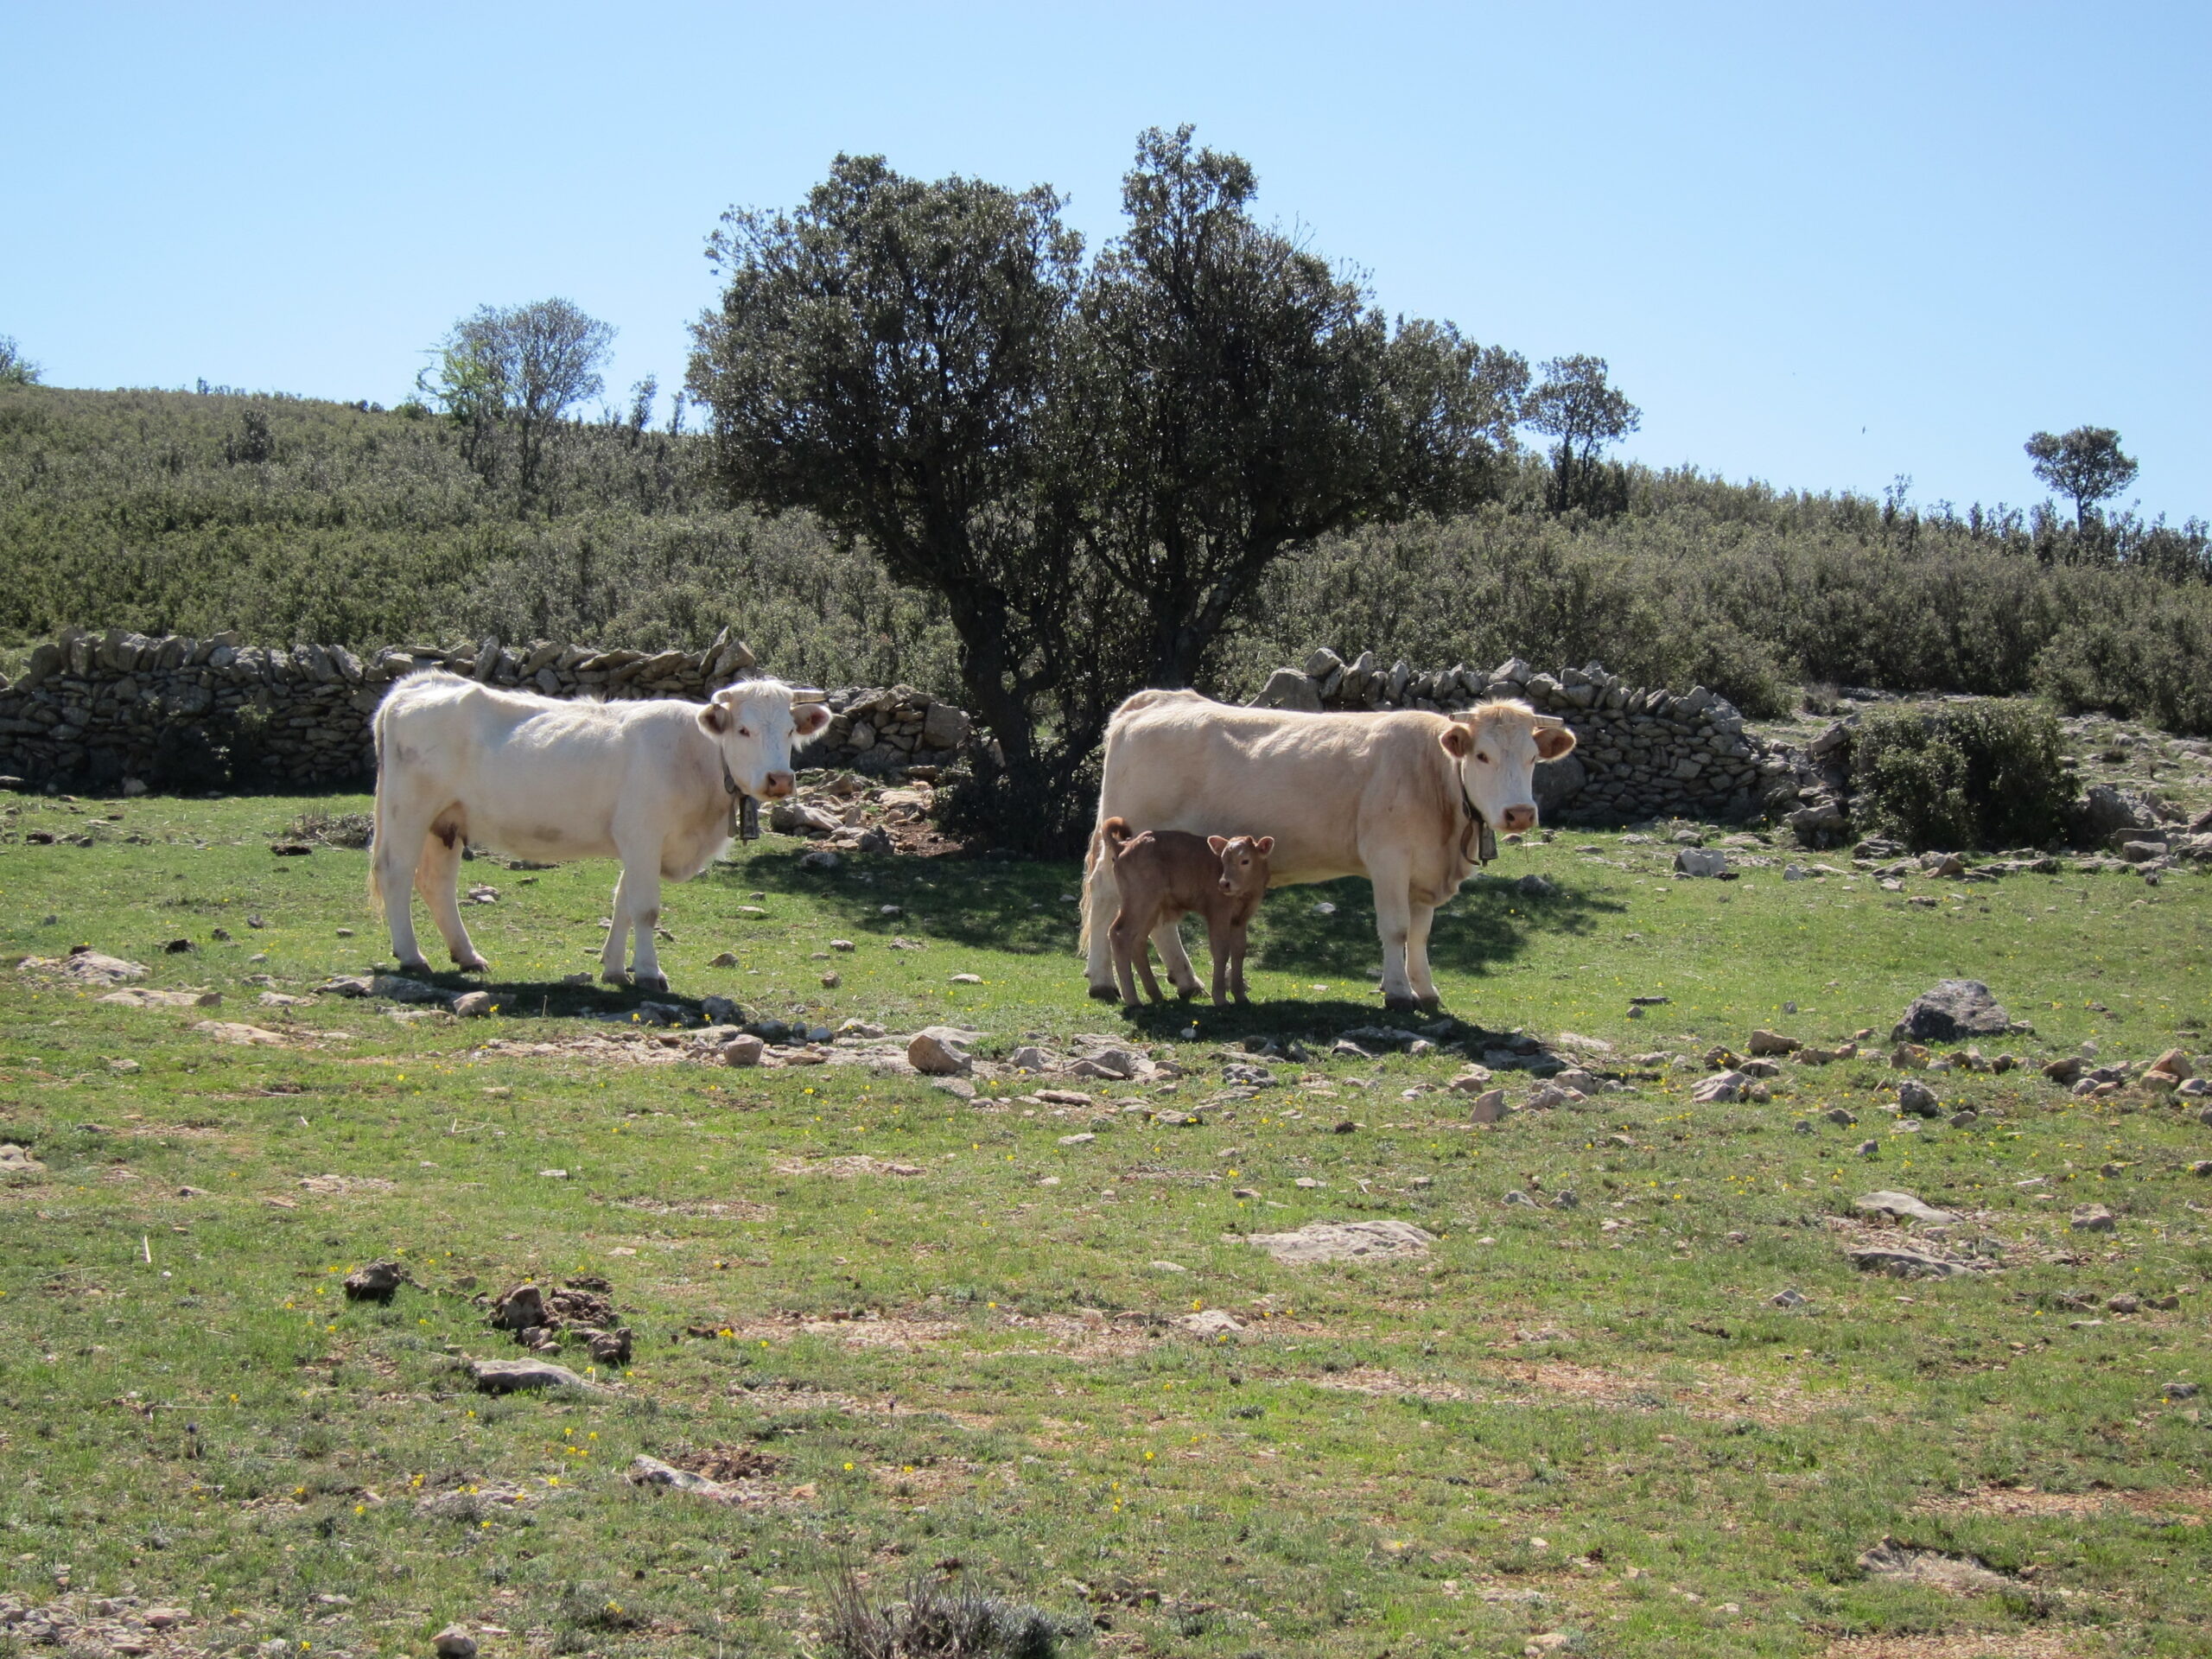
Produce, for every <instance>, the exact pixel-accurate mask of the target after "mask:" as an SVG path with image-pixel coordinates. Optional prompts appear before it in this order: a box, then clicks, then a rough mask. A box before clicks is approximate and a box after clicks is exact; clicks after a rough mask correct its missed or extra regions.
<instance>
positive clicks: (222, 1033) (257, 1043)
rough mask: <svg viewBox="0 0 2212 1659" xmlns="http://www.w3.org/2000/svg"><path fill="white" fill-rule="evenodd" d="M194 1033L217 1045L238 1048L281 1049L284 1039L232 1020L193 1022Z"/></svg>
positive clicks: (257, 1027)
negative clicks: (212, 1040) (217, 1043)
mask: <svg viewBox="0 0 2212 1659" xmlns="http://www.w3.org/2000/svg"><path fill="white" fill-rule="evenodd" d="M192 1028H193V1029H194V1031H197V1032H200V1033H204V1034H206V1035H207V1036H209V1037H213V1039H215V1040H216V1041H217V1042H219V1043H231V1044H233V1045H235V1046H238V1047H240V1048H282V1047H283V1046H284V1039H283V1038H282V1037H280V1036H278V1035H277V1033H275V1032H273V1031H270V1030H269V1029H268V1028H267V1027H264V1026H246V1025H240V1024H239V1023H238V1022H237V1021H236V1020H194V1021H193V1023H192Z"/></svg>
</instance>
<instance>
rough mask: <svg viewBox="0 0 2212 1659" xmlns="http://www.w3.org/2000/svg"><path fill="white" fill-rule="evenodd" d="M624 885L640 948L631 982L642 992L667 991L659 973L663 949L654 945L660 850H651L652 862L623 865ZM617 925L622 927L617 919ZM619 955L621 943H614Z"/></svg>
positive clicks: (632, 961) (632, 963) (635, 953)
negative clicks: (627, 892) (661, 950)
mask: <svg viewBox="0 0 2212 1659" xmlns="http://www.w3.org/2000/svg"><path fill="white" fill-rule="evenodd" d="M622 885H623V886H624V887H626V888H627V889H628V890H629V898H630V925H632V927H634V928H635V929H636V930H637V934H638V944H637V948H636V950H634V951H632V954H631V957H630V981H631V983H632V984H633V985H635V986H636V987H637V988H639V990H641V991H664V990H666V989H667V988H668V981H667V980H666V979H665V978H664V977H663V976H662V974H661V971H660V948H659V946H658V944H656V943H655V942H654V939H653V930H654V929H655V928H657V927H658V926H659V925H660V849H659V848H658V846H656V847H655V848H654V849H652V857H651V858H649V859H646V860H644V861H640V862H639V863H635V864H633V863H631V862H630V861H627V860H625V861H623V865H622ZM616 925H618V926H619V925H620V918H617V923H616ZM615 948H616V954H617V955H618V957H619V955H620V949H621V941H620V936H619V935H618V936H617V938H616V941H615Z"/></svg>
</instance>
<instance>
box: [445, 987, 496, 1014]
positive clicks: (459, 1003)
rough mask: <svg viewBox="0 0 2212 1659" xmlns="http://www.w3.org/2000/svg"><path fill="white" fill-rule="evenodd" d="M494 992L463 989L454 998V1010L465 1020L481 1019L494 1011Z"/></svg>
mask: <svg viewBox="0 0 2212 1659" xmlns="http://www.w3.org/2000/svg"><path fill="white" fill-rule="evenodd" d="M492 1008H493V1002H492V993H491V992H489V991H463V992H462V993H461V995H459V996H456V997H455V998H454V1000H453V1011H454V1014H457V1015H459V1016H460V1017H461V1019H463V1020H481V1019H484V1018H486V1016H487V1015H489V1014H491V1012H492Z"/></svg>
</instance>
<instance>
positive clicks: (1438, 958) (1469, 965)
mask: <svg viewBox="0 0 2212 1659" xmlns="http://www.w3.org/2000/svg"><path fill="white" fill-rule="evenodd" d="M1321 906H1328V907H1329V908H1328V909H1327V910H1323V909H1322V908H1321ZM1626 910H1627V906H1625V905H1624V904H1622V903H1621V902H1620V901H1619V900H1618V899H1603V898H1599V897H1598V896H1596V895H1594V894H1592V893H1586V892H1582V891H1580V890H1579V889H1577V888H1575V887H1568V886H1564V885H1559V884H1554V885H1553V887H1552V891H1550V892H1548V893H1530V892H1528V891H1526V890H1524V889H1523V888H1522V887H1521V886H1520V884H1519V883H1518V882H1515V881H1505V880H1496V881H1483V880H1477V881H1470V882H1469V883H1468V884H1467V885H1466V886H1465V887H1461V888H1460V889H1459V893H1458V894H1457V895H1456V896H1455V897H1453V899H1452V901H1451V903H1449V904H1448V905H1446V906H1444V907H1443V908H1442V909H1440V910H1439V911H1438V912H1436V920H1435V923H1434V925H1433V926H1432V927H1431V928H1430V930H1429V936H1428V960H1429V964H1430V966H1431V967H1433V968H1435V969H1440V970H1444V971H1447V972H1452V973H1462V974H1474V975H1482V974H1486V973H1490V972H1491V971H1493V970H1494V969H1497V968H1499V967H1502V966H1503V965H1504V964H1506V963H1510V962H1512V961H1514V960H1516V958H1518V957H1521V956H1522V955H1523V954H1524V953H1525V952H1526V951H1527V950H1528V949H1529V944H1530V943H1531V942H1532V941H1533V940H1535V938H1538V937H1539V936H1541V935H1544V934H1562V935H1566V936H1568V937H1570V938H1572V937H1579V936H1580V935H1583V934H1586V933H1588V932H1590V931H1592V930H1593V929H1594V928H1595V927H1596V926H1597V925H1598V923H1599V921H1600V920H1601V919H1602V918H1606V917H1609V916H1618V915H1621V914H1624V913H1625V912H1626ZM1260 915H1261V920H1260V921H1259V922H1258V923H1256V924H1255V925H1254V927H1253V930H1252V949H1251V952H1250V955H1249V958H1248V961H1249V963H1250V965H1251V966H1254V967H1257V968H1263V969H1267V970H1268V971H1269V972H1271V973H1290V974H1300V975H1312V976H1315V977H1317V978H1320V979H1324V980H1326V979H1331V978H1338V979H1343V978H1357V979H1359V980H1361V981H1362V982H1364V981H1365V980H1368V979H1371V978H1373V977H1374V976H1376V974H1377V973H1378V972H1379V971H1380V967H1381V961H1382V946H1381V944H1380V943H1379V942H1378V941H1377V939H1376V933H1375V890H1374V888H1373V887H1372V886H1371V885H1370V883H1369V882H1368V881H1366V880H1363V878H1360V877H1357V876H1351V877H1346V878H1345V879H1344V880H1340V881H1331V882H1327V883H1325V884H1323V885H1320V886H1317V887H1281V888H1278V889H1276V890H1275V891H1274V893H1269V894H1268V902H1267V904H1266V905H1265V906H1263V907H1262V910H1261V912H1260Z"/></svg>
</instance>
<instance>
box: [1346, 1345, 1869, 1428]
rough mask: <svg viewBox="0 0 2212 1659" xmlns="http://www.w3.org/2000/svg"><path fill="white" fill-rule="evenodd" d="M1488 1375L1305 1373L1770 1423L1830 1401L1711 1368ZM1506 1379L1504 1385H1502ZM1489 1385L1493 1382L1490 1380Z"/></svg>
mask: <svg viewBox="0 0 2212 1659" xmlns="http://www.w3.org/2000/svg"><path fill="white" fill-rule="evenodd" d="M1486 1369H1487V1370H1488V1371H1489V1373H1490V1376H1487V1377H1473V1378H1470V1379H1469V1380H1468V1381H1467V1382H1465V1383H1459V1382H1453V1381H1452V1380H1451V1379H1449V1378H1445V1377H1409V1376H1403V1375H1402V1374H1401V1373H1398V1372H1396V1371H1391V1370H1383V1369H1382V1368H1381V1367H1378V1366H1360V1367H1358V1368H1357V1369H1356V1370H1349V1371H1341V1372H1336V1373H1328V1372H1324V1373H1321V1374H1319V1375H1318V1376H1308V1377H1306V1381H1307V1382H1309V1383H1313V1386H1314V1387H1316V1388H1320V1389H1339V1390H1342V1391H1343V1392H1344V1393H1347V1394H1361V1395H1368V1396H1370V1398H1375V1399H1394V1398H1398V1397H1404V1398H1408V1399H1414V1400H1427V1401H1435V1402H1442V1401H1455V1400H1476V1399H1487V1400H1490V1401H1492V1402H1497V1403H1500V1404H1522V1405H1555V1404H1580V1405H1594V1406H1604V1407H1607V1408H1612V1409H1615V1410H1622V1411H1639V1410H1641V1411H1656V1410H1661V1409H1665V1408H1677V1409H1681V1410H1683V1411H1686V1412H1687V1413H1688V1414H1689V1415H1691V1416H1693V1417H1702V1418H1717V1419H1721V1420H1725V1421H1734V1420H1737V1419H1743V1418H1747V1419H1749V1420H1751V1421H1754V1422H1759V1423H1765V1424H1777V1423H1790V1422H1802V1421H1804V1420H1805V1419H1807V1418H1808V1417H1810V1416H1812V1415H1813V1414H1814V1413H1815V1412H1816V1411H1818V1410H1820V1409H1821V1408H1822V1407H1823V1406H1824V1405H1825V1404H1826V1403H1827V1402H1826V1401H1825V1400H1824V1399H1823V1398H1822V1397H1821V1396H1818V1395H1811V1394H1808V1393H1807V1392H1806V1391H1805V1390H1804V1389H1802V1388H1800V1387H1799V1386H1798V1385H1797V1384H1796V1383H1794V1382H1783V1383H1758V1382H1753V1381H1751V1379H1749V1378H1745V1377H1742V1376H1736V1375H1735V1374H1733V1373H1732V1372H1728V1371H1724V1370H1719V1369H1718V1368H1713V1369H1712V1370H1709V1371H1708V1373H1707V1375H1706V1376H1703V1377H1701V1378H1700V1380H1699V1381H1698V1382H1696V1383H1692V1384H1687V1385H1686V1384H1681V1383H1667V1382H1662V1381H1660V1380H1658V1379H1656V1378H1651V1377H1637V1376H1624V1375H1622V1374H1620V1373H1618V1372H1615V1371H1605V1370H1597V1369H1595V1368H1594V1367H1592V1366H1587V1365H1574V1364H1570V1363H1567V1362H1566V1361H1564V1360H1556V1359H1535V1360H1495V1361H1491V1362H1490V1363H1489V1365H1488V1367H1487V1368H1486ZM1500 1382H1502V1383H1503V1384H1504V1386H1503V1388H1501V1387H1499V1386H1497V1384H1498V1383H1500ZM1486 1385H1487V1386H1486Z"/></svg>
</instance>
